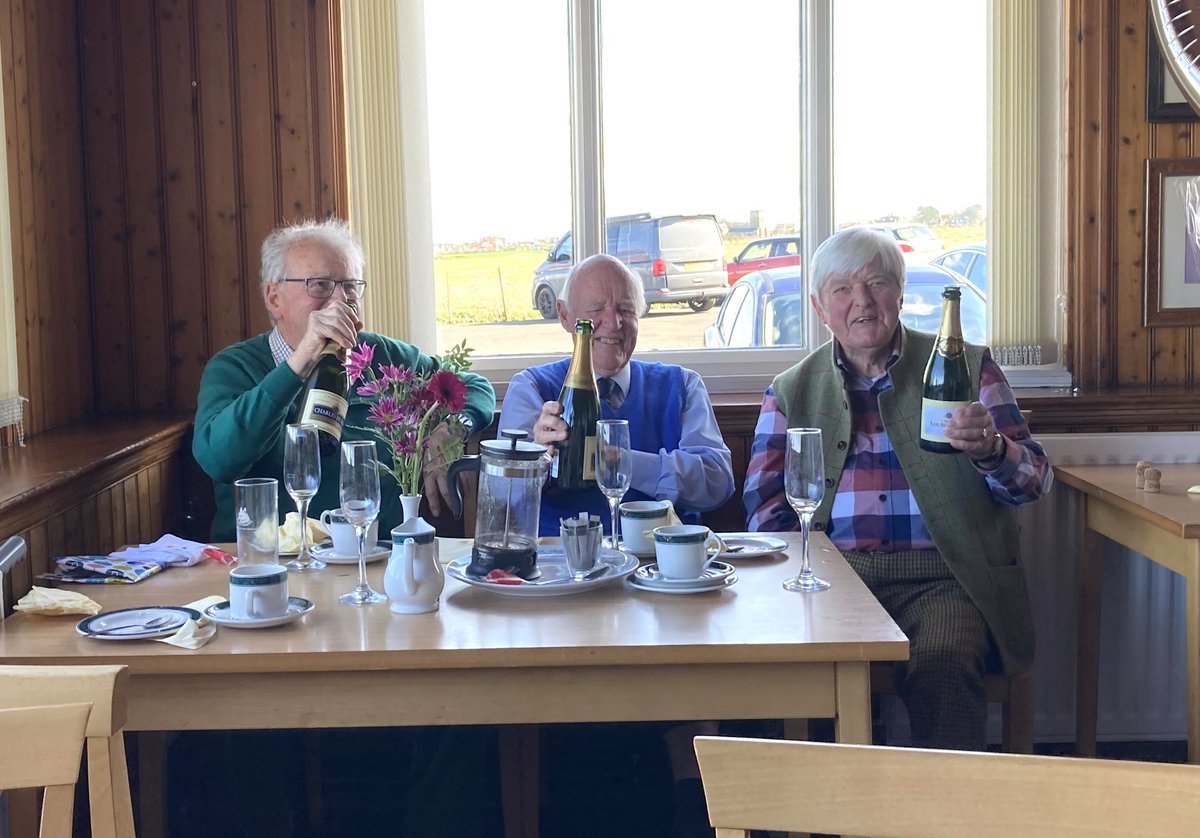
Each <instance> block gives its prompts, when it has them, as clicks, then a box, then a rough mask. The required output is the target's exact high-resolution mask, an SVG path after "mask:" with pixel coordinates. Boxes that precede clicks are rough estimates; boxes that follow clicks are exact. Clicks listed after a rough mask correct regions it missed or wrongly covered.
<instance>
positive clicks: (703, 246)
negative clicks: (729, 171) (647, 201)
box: [532, 213, 729, 320]
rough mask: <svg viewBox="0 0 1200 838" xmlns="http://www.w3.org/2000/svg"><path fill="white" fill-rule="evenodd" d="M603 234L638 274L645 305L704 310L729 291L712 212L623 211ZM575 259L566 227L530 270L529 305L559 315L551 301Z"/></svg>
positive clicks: (615, 253)
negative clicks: (656, 213) (679, 305)
mask: <svg viewBox="0 0 1200 838" xmlns="http://www.w3.org/2000/svg"><path fill="white" fill-rule="evenodd" d="M607 233H608V234H607V247H606V248H605V250H606V252H607V253H611V254H612V255H613V256H616V257H617V258H618V259H620V260H621V261H622V262H624V263H625V264H626V265H628V266H629V267H630V268H631V269H632V270H633V272H634V273H635V274H637V275H638V276H639V277H640V278H641V280H642V288H643V290H644V291H645V292H646V306H647V308H649V307H650V306H652V305H657V304H659V303H677V302H684V303H687V304H688V307H689V308H691V309H692V311H708V310H709V309H710V308H712V307H713V306H714V305H715V304H716V303H718V302H720V301H721V300H723V299H724V298H725V295H726V294H727V293H729V285H728V283H727V282H726V273H725V240H724V238H723V237H722V236H721V226H720V225H719V224H718V223H717V219H716V216H713V215H668V216H657V217H655V216H651V215H650V213H641V214H639V215H625V216H620V217H616V218H610V219H608V231H607ZM574 264H575V256H574V246H573V242H572V239H571V234H570V233H569V232H568V233H567V234H566V235H564V236H563V237H562V238H561V239H559V240H558V244H556V245H555V246H554V247H553V248H552V249H551V250H550V252H549V253H548V254H547V255H546V261H544V262H542V264H541V265H539V266H538V267H537V269H536V270H534V272H533V288H532V297H533V305H534V307H535V308H537V310H538V312H539V313H540V314H541V315H542V317H544V318H546V319H547V320H553V319H554V318H555V317H557V316H558V315H557V314H556V309H555V305H554V303H555V301H556V300H557V299H558V298H559V297H560V296H561V295H562V289H563V284H564V283H565V282H566V279H567V274H568V273H570V272H571V268H572V267H573V266H574Z"/></svg>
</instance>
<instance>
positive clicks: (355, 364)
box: [346, 343, 375, 384]
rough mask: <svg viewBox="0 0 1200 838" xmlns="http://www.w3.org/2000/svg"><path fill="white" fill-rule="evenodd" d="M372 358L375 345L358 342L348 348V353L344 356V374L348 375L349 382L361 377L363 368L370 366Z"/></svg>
mask: <svg viewBox="0 0 1200 838" xmlns="http://www.w3.org/2000/svg"><path fill="white" fill-rule="evenodd" d="M374 358H375V347H373V346H371V345H369V344H366V343H360V344H359V345H358V346H356V347H355V348H354V349H351V350H350V354H349V356H348V357H347V358H346V374H347V375H349V376H350V383H351V384H353V383H354V382H355V381H358V379H360V378H362V374H363V370H365V369H367V368H368V367H369V366H371V361H372V360H373V359H374Z"/></svg>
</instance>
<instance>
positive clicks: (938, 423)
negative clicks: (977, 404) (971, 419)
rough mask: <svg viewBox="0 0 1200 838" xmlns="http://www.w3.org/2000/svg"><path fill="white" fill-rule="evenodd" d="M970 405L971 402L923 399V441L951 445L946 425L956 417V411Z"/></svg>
mask: <svg viewBox="0 0 1200 838" xmlns="http://www.w3.org/2000/svg"><path fill="white" fill-rule="evenodd" d="M969 404H970V402H944V401H940V400H938V399H921V439H923V440H927V441H929V442H944V443H946V444H949V442H950V438H949V437H948V436H946V423H948V422H949V421H950V419H951V417H953V416H954V411H956V410H958V409H959V408H960V407H966V406H967V405H969Z"/></svg>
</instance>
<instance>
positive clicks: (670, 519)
mask: <svg viewBox="0 0 1200 838" xmlns="http://www.w3.org/2000/svg"><path fill="white" fill-rule="evenodd" d="M682 523H683V521H682V520H680V518H679V515H678V514H677V513H676V512H675V504H673V503H671V501H670V499H668V500H667V526H670V525H671V524H682Z"/></svg>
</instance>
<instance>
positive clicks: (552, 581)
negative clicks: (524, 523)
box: [446, 547, 638, 597]
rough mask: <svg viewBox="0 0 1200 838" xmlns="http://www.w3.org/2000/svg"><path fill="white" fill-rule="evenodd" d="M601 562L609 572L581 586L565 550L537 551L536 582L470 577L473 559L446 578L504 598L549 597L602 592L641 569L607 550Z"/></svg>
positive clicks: (458, 563) (452, 566)
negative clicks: (514, 582)
mask: <svg viewBox="0 0 1200 838" xmlns="http://www.w3.org/2000/svg"><path fill="white" fill-rule="evenodd" d="M598 560H599V561H600V562H602V563H604V564H607V565H608V566H609V570H608V571H607V572H605V573H604V574H603V575H601V576H597V577H596V578H594V579H584V580H583V581H581V582H577V581H575V580H574V579H572V578H571V573H570V571H569V570H568V569H567V557H566V555H565V554H564V553H563V548H562V547H539V548H538V556H537V564H538V568H539V569H540V570H541V572H542V574H541V576H539V577H538V578H537V579H536V580H534V581H533V582H524V583H519V584H513V585H506V584H503V583H499V582H489V581H488V580H487V579H481V578H479V577H477V576H472V575H471V574H469V573H467V566H468V565H470V564H471V557H470V556H464V557H462V558H461V559H455V560H454V561H452V562H450V563H449V564H448V565H446V575H447V576H449V577H451V578H452V579H458V580H459V581H461V582H466V583H467V584H468V585H470V586H472V587H475V588H482V589H483V590H485V591H490V592H491V593H494V594H500V595H502V596H524V597H546V596H563V595H565V594H578V593H581V592H583V591H590V590H592V589H593V588H601V587H604V586H605V585H608V584H610V583H612V582H616V581H618V580H620V579H622V578H624V577H626V576H628V575H629V574H631V573H633V572H634V571H635V570H637V567H638V560H637V558H636V557H634V556H632V555H631V554H629V553H624V552H621V551H620V550H612V549H609V548H608V547H601V548H600V555H599V557H598Z"/></svg>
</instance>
